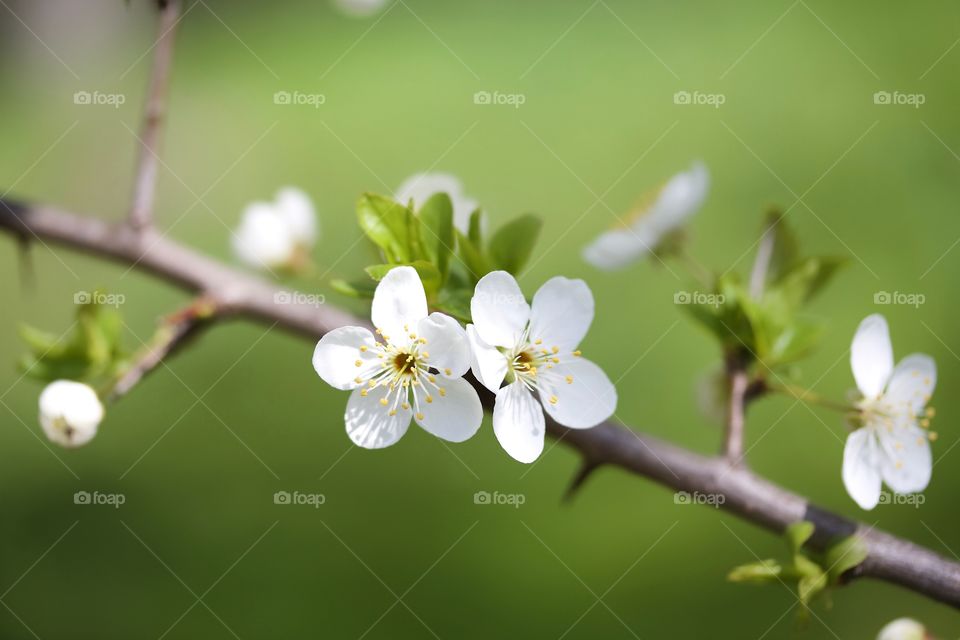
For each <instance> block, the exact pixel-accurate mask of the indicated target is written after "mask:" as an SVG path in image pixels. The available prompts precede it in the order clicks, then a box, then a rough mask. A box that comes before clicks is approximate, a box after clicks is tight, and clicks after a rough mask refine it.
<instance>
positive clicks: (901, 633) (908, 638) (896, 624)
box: [877, 618, 927, 640]
mask: <svg viewBox="0 0 960 640" xmlns="http://www.w3.org/2000/svg"><path fill="white" fill-rule="evenodd" d="M926 637H927V630H926V629H925V628H924V626H923V625H922V624H920V623H919V622H917V621H916V620H913V619H911V618H897V619H896V620H894V621H893V622H890V623H889V624H887V626H885V627H884V628H883V629H881V630H880V633H879V634H877V640H924V638H926Z"/></svg>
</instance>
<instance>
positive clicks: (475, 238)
mask: <svg viewBox="0 0 960 640" xmlns="http://www.w3.org/2000/svg"><path fill="white" fill-rule="evenodd" d="M467 237H468V238H470V242H472V243H473V246H475V247H477V248H478V249H481V248H483V210H481V209H477V210H476V211H474V212H473V213H471V214H470V227H469V231H468V233H467Z"/></svg>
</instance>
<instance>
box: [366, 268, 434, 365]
mask: <svg viewBox="0 0 960 640" xmlns="http://www.w3.org/2000/svg"><path fill="white" fill-rule="evenodd" d="M371 317H372V319H373V324H374V326H375V327H376V328H377V329H379V330H380V332H381V333H382V334H383V335H384V336H388V337H389V339H388V342H390V344H393V345H396V346H400V347H404V346H407V345H409V344H410V341H411V339H410V334H411V333H413V332H414V331H415V330H416V328H417V324H418V323H419V322H420V320H422V319H423V318H426V317H427V295H426V293H424V291H423V283H422V282H420V276H419V274H417V270H416V269H414V268H413V267H395V268H393V269H391V270H390V272H389V273H387V275H385V276H384V277H383V280H381V281H380V283H379V284H378V285H377V290H376V292H374V294H373V307H372V310H371Z"/></svg>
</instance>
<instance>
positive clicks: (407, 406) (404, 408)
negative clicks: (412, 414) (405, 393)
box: [400, 402, 410, 411]
mask: <svg viewBox="0 0 960 640" xmlns="http://www.w3.org/2000/svg"><path fill="white" fill-rule="evenodd" d="M400 406H401V407H403V410H404V411H406V410H407V409H409V408H410V405H409V404H407V403H406V402H403V403H401V404H400Z"/></svg>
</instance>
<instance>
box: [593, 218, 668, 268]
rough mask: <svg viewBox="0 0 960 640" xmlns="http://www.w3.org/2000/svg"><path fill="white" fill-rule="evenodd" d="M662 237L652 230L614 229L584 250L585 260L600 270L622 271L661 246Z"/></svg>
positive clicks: (600, 236)
mask: <svg viewBox="0 0 960 640" xmlns="http://www.w3.org/2000/svg"><path fill="white" fill-rule="evenodd" d="M659 242H660V235H659V234H656V233H653V230H652V229H650V228H640V229H614V230H611V231H606V232H604V233H602V234H600V235H599V236H598V237H597V239H596V240H594V241H593V242H591V243H590V244H588V245H587V246H586V247H584V249H583V259H584V260H585V261H586V262H588V263H589V264H592V265H593V266H594V267H596V268H598V269H603V270H605V271H614V270H616V269H622V268H623V267H626V266H627V265H629V264H631V263H633V262H634V261H636V260H637V259H639V258H641V257H642V256H645V255H647V254H648V253H650V252H651V251H653V249H654V248H655V247H656V246H657V244H659Z"/></svg>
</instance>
